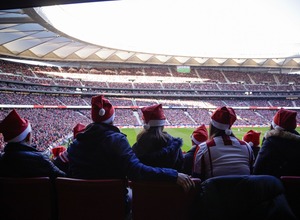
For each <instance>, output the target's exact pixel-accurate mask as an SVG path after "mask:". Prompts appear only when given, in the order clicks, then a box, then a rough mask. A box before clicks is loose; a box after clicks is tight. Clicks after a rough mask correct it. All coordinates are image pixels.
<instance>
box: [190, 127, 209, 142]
mask: <svg viewBox="0 0 300 220" xmlns="http://www.w3.org/2000/svg"><path fill="white" fill-rule="evenodd" d="M207 137H208V135H207V129H206V127H205V125H204V124H203V125H201V126H200V127H198V128H197V129H196V130H194V131H193V133H192V135H191V139H192V142H193V143H195V144H197V145H198V144H201V143H202V142H205V141H206V140H207Z"/></svg>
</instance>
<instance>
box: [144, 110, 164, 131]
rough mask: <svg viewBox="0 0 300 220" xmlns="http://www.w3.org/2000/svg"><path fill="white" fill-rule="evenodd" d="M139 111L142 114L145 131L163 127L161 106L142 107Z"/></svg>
mask: <svg viewBox="0 0 300 220" xmlns="http://www.w3.org/2000/svg"><path fill="white" fill-rule="evenodd" d="M141 110H142V113H143V120H144V123H145V124H144V128H145V129H149V128H150V127H157V126H164V125H165V121H166V116H165V114H164V112H163V108H162V104H156V105H152V106H148V107H143V108H142V109H141Z"/></svg>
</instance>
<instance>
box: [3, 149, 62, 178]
mask: <svg viewBox="0 0 300 220" xmlns="http://www.w3.org/2000/svg"><path fill="white" fill-rule="evenodd" d="M0 176H2V177H44V176H48V177H51V178H55V177H57V176H65V173H64V172H63V171H61V170H59V169H58V168H57V167H56V166H55V165H54V164H53V163H52V162H51V161H50V158H49V157H47V156H46V155H44V154H43V153H42V152H39V151H38V150H36V149H35V148H34V147H31V146H29V145H26V144H21V143H8V144H7V145H6V146H5V148H4V154H3V155H2V157H1V159H0Z"/></svg>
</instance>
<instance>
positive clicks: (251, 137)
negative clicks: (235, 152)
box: [243, 130, 260, 147]
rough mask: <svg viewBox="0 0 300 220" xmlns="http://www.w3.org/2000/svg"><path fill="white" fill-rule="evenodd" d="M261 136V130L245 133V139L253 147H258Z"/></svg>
mask: <svg viewBox="0 0 300 220" xmlns="http://www.w3.org/2000/svg"><path fill="white" fill-rule="evenodd" d="M259 137H260V132H256V131H253V130H250V131H248V132H247V133H246V134H245V135H244V137H243V140H244V141H246V142H247V143H248V144H249V145H250V146H251V147H252V146H254V147H256V146H258V145H259Z"/></svg>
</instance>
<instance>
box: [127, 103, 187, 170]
mask: <svg viewBox="0 0 300 220" xmlns="http://www.w3.org/2000/svg"><path fill="white" fill-rule="evenodd" d="M141 110H142V113H143V120H144V123H145V124H144V129H143V130H142V131H141V132H140V133H139V134H138V135H137V142H136V143H135V144H134V145H133V146H132V149H133V152H134V153H135V154H136V156H137V157H138V158H139V159H140V161H141V162H142V163H144V164H146V165H149V166H155V167H166V168H173V169H175V170H177V171H181V170H182V165H183V154H182V150H181V147H182V139H181V138H176V137H173V136H171V135H170V134H168V133H167V132H166V131H164V125H165V122H166V117H165V114H164V111H163V108H162V104H156V105H151V106H147V107H143V108H142V109H141Z"/></svg>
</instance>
